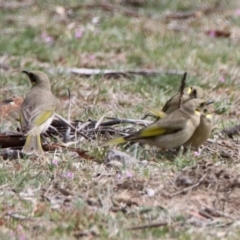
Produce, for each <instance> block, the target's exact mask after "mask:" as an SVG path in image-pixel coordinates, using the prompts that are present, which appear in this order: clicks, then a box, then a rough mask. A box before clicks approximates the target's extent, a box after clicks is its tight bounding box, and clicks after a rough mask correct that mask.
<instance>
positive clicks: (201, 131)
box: [183, 108, 213, 150]
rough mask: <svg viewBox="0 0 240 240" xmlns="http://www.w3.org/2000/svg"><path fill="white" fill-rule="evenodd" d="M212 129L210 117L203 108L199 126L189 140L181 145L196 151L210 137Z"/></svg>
mask: <svg viewBox="0 0 240 240" xmlns="http://www.w3.org/2000/svg"><path fill="white" fill-rule="evenodd" d="M212 127H213V121H212V115H211V114H209V113H208V109H207V108H204V109H203V111H202V113H201V117H200V124H199V126H198V127H197V128H196V130H195V131H194V133H193V135H192V136H191V138H190V139H189V140H188V141H187V142H186V143H184V144H183V145H184V146H186V147H188V146H190V147H191V148H194V149H196V150H198V148H199V147H200V146H201V145H202V144H203V143H205V142H206V141H207V139H208V138H209V137H210V135H211V132H212Z"/></svg>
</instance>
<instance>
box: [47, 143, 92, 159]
mask: <svg viewBox="0 0 240 240" xmlns="http://www.w3.org/2000/svg"><path fill="white" fill-rule="evenodd" d="M61 148H62V149H65V150H67V151H69V152H75V153H77V154H78V155H79V157H82V158H84V159H87V160H97V159H96V158H95V157H92V156H91V155H89V154H87V152H86V151H84V150H81V149H79V148H71V147H65V146H63V145H61V144H57V143H54V144H44V145H43V150H44V151H55V150H57V149H61Z"/></svg>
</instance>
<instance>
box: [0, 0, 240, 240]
mask: <svg viewBox="0 0 240 240" xmlns="http://www.w3.org/2000/svg"><path fill="white" fill-rule="evenodd" d="M82 2H83V3H82V4H84V2H85V3H88V4H89V1H82ZM96 2H97V1H96ZM96 2H94V1H91V3H92V4H95V3H96ZM106 2H107V3H108V4H112V5H111V6H114V8H113V9H112V10H111V11H107V10H106V9H104V8H103V7H100V6H99V5H97V6H96V5H93V6H95V7H93V6H92V7H91V8H83V7H80V5H81V4H79V3H78V1H76V0H72V1H68V2H67V3H66V2H64V1H58V0H54V1H52V2H51V3H49V2H46V1H40V0H36V1H30V0H24V1H20V2H18V1H17V2H15V1H8V2H6V1H0V9H1V15H0V20H1V21H0V35H1V38H0V53H1V58H0V67H1V69H0V70H1V74H0V87H1V88H0V93H1V100H2V99H5V98H9V97H11V96H13V95H15V96H24V95H25V94H26V92H27V91H28V89H29V83H28V82H27V80H26V78H25V76H23V75H21V73H20V71H21V70H23V69H41V70H43V71H45V72H47V73H48V75H49V76H50V77H51V82H52V85H53V92H54V93H55V95H56V96H58V98H59V99H60V100H61V103H62V104H61V108H60V109H59V113H61V114H62V115H63V116H67V104H68V101H67V100H66V99H67V88H70V89H71V92H72V94H74V95H75V102H74V104H73V109H72V116H71V117H72V119H80V120H83V121H87V120H88V119H89V118H91V119H95V120H98V119H100V118H101V117H102V116H103V115H107V116H114V117H128V118H141V117H142V116H143V115H144V113H145V109H144V107H159V106H162V105H163V104H164V102H165V101H166V100H167V99H168V98H169V96H171V95H172V94H173V93H175V92H176V91H177V89H178V87H179V81H180V79H181V78H180V77H179V76H175V75H159V76H156V77H149V78H145V77H139V76H138V77H134V78H132V79H129V78H126V77H122V78H120V79H114V78H111V79H106V78H103V77H101V76H97V77H91V78H83V77H79V76H76V75H70V74H67V73H60V72H57V71H56V69H57V67H64V68H67V67H84V68H85V67H86V68H101V69H105V68H106V69H139V68H145V69H157V68H160V69H164V70H168V69H176V70H178V71H187V72H188V74H189V75H188V79H187V82H188V84H189V85H191V84H194V85H200V86H202V87H203V88H204V89H205V90H206V95H207V96H208V97H209V98H210V99H213V100H215V104H214V107H213V113H214V120H215V127H214V131H213V135H212V138H214V139H218V141H217V142H215V143H207V144H206V145H205V146H204V147H203V150H202V153H201V155H200V156H195V155H194V153H188V154H186V155H181V154H180V155H178V156H172V155H171V154H170V156H169V155H167V154H166V155H163V154H162V153H159V152H157V151H156V150H155V149H149V148H148V147H143V148H142V147H140V146H136V147H132V148H130V149H128V150H127V152H128V153H129V154H130V155H132V156H135V157H137V158H138V159H139V161H138V163H136V164H134V165H132V166H121V167H119V166H115V167H114V166H112V167H109V166H106V164H105V163H104V158H105V155H106V151H107V150H106V149H103V148H100V147H98V142H99V141H101V136H98V139H97V140H95V141H92V142H87V141H86V142H84V143H82V144H81V145H80V146H77V147H81V148H82V149H84V150H87V151H88V153H89V154H91V155H92V156H94V157H95V159H96V161H90V160H86V159H83V158H79V156H78V155H77V154H73V153H69V152H59V153H47V154H46V156H45V159H44V160H42V161H39V160H36V159H35V158H34V157H33V158H25V159H18V160H11V161H10V160H5V161H4V160H0V206H1V216H0V238H1V239H21V240H23V239H76V238H77V239H78V238H79V239H80V238H83V239H93V238H98V239H184V240H185V239H193V238H194V239H238V235H239V227H238V225H239V216H240V213H239V203H238V202H239V150H238V149H239V143H238V139H236V138H235V139H227V138H226V137H225V136H221V135H219V133H220V132H221V130H222V129H224V128H227V127H230V126H233V125H235V124H238V123H239V122H238V119H239V111H240V110H239V101H240V98H239V88H240V85H239V83H240V78H239V70H240V68H239V59H240V53H239V41H240V34H239V33H240V29H239V27H238V26H239V23H240V16H239V9H238V8H240V3H239V2H236V1H230V2H229V1H222V2H221V3H220V5H219V6H218V7H214V1H187V0H186V1H170V2H169V1H159V2H161V3H156V1H154V0H151V1H140V0H139V2H143V3H144V2H145V5H143V6H140V7H133V6H131V5H129V2H133V1H106ZM76 6H78V7H76ZM108 6H109V5H108ZM206 9H209V10H210V9H213V11H212V12H210V11H208V12H207V11H206ZM129 11H130V12H129ZM176 12H178V13H179V12H180V13H181V14H182V12H184V14H185V13H187V14H189V13H192V12H194V14H193V16H191V17H188V18H185V19H177V15H174V16H173V17H167V16H170V15H169V14H170V13H176ZM130 13H132V14H133V13H134V14H136V15H134V16H131V14H130ZM129 14H130V16H129ZM180 16H182V15H180ZM216 31H218V32H216ZM219 31H221V32H220V33H221V34H222V35H221V36H216V34H220V33H219ZM228 33H230V36H229V35H228ZM224 34H225V35H224ZM17 125H18V123H17V122H15V121H12V122H10V121H6V120H3V121H2V122H1V125H0V131H1V132H3V131H6V130H16V127H17ZM115 148H116V149H123V148H122V147H121V146H117V147H115ZM124 151H126V150H124ZM153 223H163V226H159V227H152V228H151V224H153ZM142 225H148V227H146V226H145V227H144V226H143V227H142V229H140V230H129V229H128V228H130V227H133V226H142Z"/></svg>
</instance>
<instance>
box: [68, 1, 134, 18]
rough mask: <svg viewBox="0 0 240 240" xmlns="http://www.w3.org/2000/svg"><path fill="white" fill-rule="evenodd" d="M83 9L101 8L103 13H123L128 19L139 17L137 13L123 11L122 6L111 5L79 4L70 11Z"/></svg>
mask: <svg viewBox="0 0 240 240" xmlns="http://www.w3.org/2000/svg"><path fill="white" fill-rule="evenodd" d="M82 8H84V9H90V10H92V9H96V8H100V9H101V10H103V11H107V12H112V13H114V12H122V13H123V14H124V15H126V16H128V17H139V14H138V13H137V12H136V11H133V10H128V9H123V8H122V7H120V6H117V5H113V4H109V3H93V4H79V5H77V6H75V7H71V8H70V9H69V10H73V11H76V10H78V9H82Z"/></svg>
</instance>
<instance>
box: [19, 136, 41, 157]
mask: <svg viewBox="0 0 240 240" xmlns="http://www.w3.org/2000/svg"><path fill="white" fill-rule="evenodd" d="M22 152H23V153H25V154H29V155H30V154H32V153H34V154H36V155H37V156H39V157H41V156H43V154H44V151H43V149H42V144H41V138H40V135H39V134H37V135H30V134H29V135H28V136H27V139H26V142H25V145H24V147H23V149H22Z"/></svg>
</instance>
